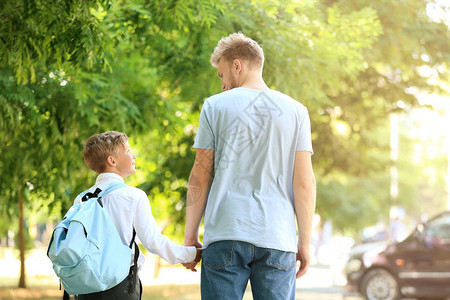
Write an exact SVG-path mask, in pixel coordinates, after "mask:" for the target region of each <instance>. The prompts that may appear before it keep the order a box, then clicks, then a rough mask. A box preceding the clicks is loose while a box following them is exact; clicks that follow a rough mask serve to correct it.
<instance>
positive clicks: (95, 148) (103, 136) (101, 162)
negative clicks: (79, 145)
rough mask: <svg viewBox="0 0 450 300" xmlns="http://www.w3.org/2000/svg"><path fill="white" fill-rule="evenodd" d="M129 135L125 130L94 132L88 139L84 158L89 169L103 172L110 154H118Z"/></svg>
mask: <svg viewBox="0 0 450 300" xmlns="http://www.w3.org/2000/svg"><path fill="white" fill-rule="evenodd" d="M127 141H128V136H127V135H126V134H125V133H123V132H118V131H106V132H103V133H99V134H94V135H93V136H91V137H90V138H88V139H87V140H86V143H85V144H84V150H83V158H84V161H85V162H86V165H87V166H88V167H89V169H91V170H93V171H95V172H97V173H102V172H103V171H105V169H106V160H107V159H108V156H112V155H116V154H117V151H118V149H119V147H125V143H126V142H127Z"/></svg>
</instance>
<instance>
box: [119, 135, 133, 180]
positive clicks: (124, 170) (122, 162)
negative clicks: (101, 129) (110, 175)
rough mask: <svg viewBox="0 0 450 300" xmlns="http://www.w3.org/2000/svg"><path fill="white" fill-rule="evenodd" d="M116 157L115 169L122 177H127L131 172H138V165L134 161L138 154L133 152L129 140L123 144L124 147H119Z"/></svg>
mask: <svg viewBox="0 0 450 300" xmlns="http://www.w3.org/2000/svg"><path fill="white" fill-rule="evenodd" d="M114 157H115V161H116V165H115V171H116V173H117V174H118V175H120V176H121V177H122V178H126V177H128V176H130V175H131V174H134V173H136V167H135V163H134V160H135V159H136V156H135V155H134V154H133V153H131V149H130V145H129V144H128V141H127V142H126V143H125V144H124V145H123V147H119V148H118V149H117V154H116V155H115V156H114Z"/></svg>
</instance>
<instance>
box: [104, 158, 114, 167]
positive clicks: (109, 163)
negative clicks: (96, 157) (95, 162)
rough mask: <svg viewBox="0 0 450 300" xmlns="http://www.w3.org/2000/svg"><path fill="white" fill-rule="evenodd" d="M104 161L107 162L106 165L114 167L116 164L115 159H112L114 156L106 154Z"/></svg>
mask: <svg viewBox="0 0 450 300" xmlns="http://www.w3.org/2000/svg"><path fill="white" fill-rule="evenodd" d="M106 163H107V164H108V166H111V167H114V166H115V165H116V160H115V159H114V157H112V156H108V158H107V159H106Z"/></svg>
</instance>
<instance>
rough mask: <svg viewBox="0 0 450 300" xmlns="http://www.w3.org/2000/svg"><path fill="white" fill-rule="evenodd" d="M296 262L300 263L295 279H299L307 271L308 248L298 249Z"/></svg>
mask: <svg viewBox="0 0 450 300" xmlns="http://www.w3.org/2000/svg"><path fill="white" fill-rule="evenodd" d="M297 260H299V261H300V267H299V268H298V271H297V275H296V278H297V279H298V278H300V277H302V276H303V275H305V274H306V271H308V267H309V263H310V256H309V246H301V247H299V248H298V252H297Z"/></svg>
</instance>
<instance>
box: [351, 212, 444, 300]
mask: <svg viewBox="0 0 450 300" xmlns="http://www.w3.org/2000/svg"><path fill="white" fill-rule="evenodd" d="M345 272H346V276H347V287H348V288H350V289H352V290H355V289H356V290H358V291H359V292H360V293H361V294H363V295H364V296H365V297H366V299H369V300H394V299H401V298H402V297H414V298H418V299H447V298H449V299H450V211H448V212H444V213H442V214H440V215H438V216H436V217H434V218H432V219H430V220H429V221H427V222H426V223H423V224H419V225H418V226H417V227H416V229H415V230H414V231H413V232H412V233H411V235H409V236H408V237H407V238H406V239H405V240H403V241H402V242H398V243H392V244H388V243H386V244H383V243H378V244H375V245H373V247H371V248H370V250H368V251H366V252H364V253H354V254H353V255H351V256H350V258H349V260H348V262H347V266H346V270H345Z"/></svg>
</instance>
